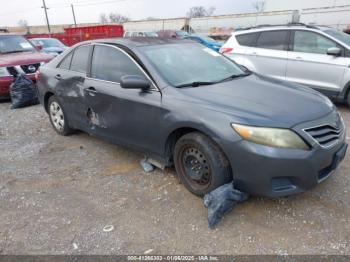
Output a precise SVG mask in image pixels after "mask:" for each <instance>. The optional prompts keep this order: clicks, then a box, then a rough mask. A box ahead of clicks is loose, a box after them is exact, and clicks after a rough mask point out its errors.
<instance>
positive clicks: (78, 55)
mask: <svg viewBox="0 0 350 262" xmlns="http://www.w3.org/2000/svg"><path fill="white" fill-rule="evenodd" d="M90 50H91V46H81V47H78V48H77V49H75V51H74V55H73V59H72V62H71V66H70V70H72V71H75V72H79V73H86V71H87V67H88V62H89V55H90Z"/></svg>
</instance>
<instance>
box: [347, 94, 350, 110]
mask: <svg viewBox="0 0 350 262" xmlns="http://www.w3.org/2000/svg"><path fill="white" fill-rule="evenodd" d="M347 102H348V106H349V107H350V90H349V92H348V98H347Z"/></svg>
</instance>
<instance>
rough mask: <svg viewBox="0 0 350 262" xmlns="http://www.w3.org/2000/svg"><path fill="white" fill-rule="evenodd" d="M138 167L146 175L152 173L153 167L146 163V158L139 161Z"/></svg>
mask: <svg viewBox="0 0 350 262" xmlns="http://www.w3.org/2000/svg"><path fill="white" fill-rule="evenodd" d="M140 165H141V167H142V169H143V171H145V172H146V173H150V172H153V171H154V166H153V165H152V164H151V163H149V162H148V159H147V157H146V158H144V159H142V160H141V161H140Z"/></svg>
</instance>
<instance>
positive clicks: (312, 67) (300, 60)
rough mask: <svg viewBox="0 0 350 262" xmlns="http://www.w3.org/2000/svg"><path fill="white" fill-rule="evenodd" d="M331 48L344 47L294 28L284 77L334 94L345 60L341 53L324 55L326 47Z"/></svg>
mask: <svg viewBox="0 0 350 262" xmlns="http://www.w3.org/2000/svg"><path fill="white" fill-rule="evenodd" d="M331 47H338V48H340V49H343V50H344V48H343V47H341V46H339V45H338V44H337V43H336V42H334V41H333V40H331V39H329V38H327V37H325V36H323V35H321V34H319V33H316V32H312V31H306V30H296V31H294V32H293V35H292V37H291V51H290V52H289V56H288V66H287V80H288V81H291V82H296V83H299V84H304V85H307V86H309V87H312V88H315V89H318V90H320V91H322V92H323V93H325V94H328V95H330V96H332V95H337V93H338V92H339V91H340V90H341V86H340V85H341V83H342V78H343V76H344V73H345V70H346V68H347V63H346V60H345V58H344V55H342V56H339V57H337V56H332V55H327V50H328V49H329V48H331Z"/></svg>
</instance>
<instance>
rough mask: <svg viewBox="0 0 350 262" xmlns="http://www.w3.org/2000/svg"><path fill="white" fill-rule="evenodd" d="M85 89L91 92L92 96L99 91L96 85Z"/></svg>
mask: <svg viewBox="0 0 350 262" xmlns="http://www.w3.org/2000/svg"><path fill="white" fill-rule="evenodd" d="M85 91H86V92H87V93H89V94H90V95H91V96H95V95H96V94H97V93H98V92H97V90H96V88H95V87H92V86H90V87H89V88H85Z"/></svg>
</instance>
